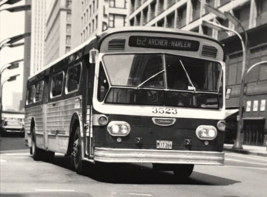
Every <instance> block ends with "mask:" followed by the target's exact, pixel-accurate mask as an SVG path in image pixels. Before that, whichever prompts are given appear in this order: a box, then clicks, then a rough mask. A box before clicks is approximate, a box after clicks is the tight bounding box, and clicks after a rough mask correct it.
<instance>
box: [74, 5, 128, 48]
mask: <svg viewBox="0 0 267 197" xmlns="http://www.w3.org/2000/svg"><path fill="white" fill-rule="evenodd" d="M127 21H128V1H127V0H76V1H73V2H72V29H71V31H72V32H71V35H72V39H71V48H75V47H76V46H78V45H80V44H81V43H83V42H84V41H86V40H87V39H89V38H90V37H91V36H93V35H96V34H99V33H101V32H103V31H104V30H106V29H107V28H113V27H123V26H127V25H128V24H127Z"/></svg>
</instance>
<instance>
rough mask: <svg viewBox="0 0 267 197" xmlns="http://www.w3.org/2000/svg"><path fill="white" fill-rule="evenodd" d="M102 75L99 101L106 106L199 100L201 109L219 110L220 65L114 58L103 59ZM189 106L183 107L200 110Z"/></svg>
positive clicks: (159, 57)
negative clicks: (103, 101)
mask: <svg viewBox="0 0 267 197" xmlns="http://www.w3.org/2000/svg"><path fill="white" fill-rule="evenodd" d="M99 72H100V74H99V75H100V77H99V88H98V89H99V92H98V99H99V100H104V98H105V99H106V100H105V102H107V103H124V104H144V105H171V106H176V105H177V106H179V102H178V103H176V102H177V100H179V98H180V97H181V98H182V97H183V99H185V100H190V98H191V97H196V98H195V100H196V103H197V102H198V101H197V99H198V100H199V107H208V108H213V107H215V108H218V107H219V98H218V96H219V95H220V94H221V91H222V88H221V87H222V69H221V65H220V64H219V63H218V62H213V61H209V60H202V59H197V58H190V57H183V56H178V55H171V54H116V55H114V54H113V55H105V56H103V64H102V65H101V67H100V71H99ZM142 94H144V95H145V96H144V95H143V96H140V95H142ZM146 95H149V96H148V97H149V99H148V100H147V99H144V98H145V97H146ZM139 96H140V100H139V101H138V97H139ZM203 96H204V97H205V98H204V101H200V100H201V99H200V98H203ZM146 100H147V101H146ZM172 100H174V101H172ZM208 100H209V102H208ZM152 101H154V102H152ZM190 103H191V104H189V103H187V104H183V106H187V107H188V106H195V107H196V106H197V104H193V101H190Z"/></svg>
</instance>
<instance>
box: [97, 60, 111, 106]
mask: <svg viewBox="0 0 267 197" xmlns="http://www.w3.org/2000/svg"><path fill="white" fill-rule="evenodd" d="M108 89H109V83H108V80H107V76H106V74H105V71H104V69H103V65H102V63H101V65H100V70H99V77H98V93H97V99H98V100H99V101H103V100H104V98H105V96H106V94H107V92H108Z"/></svg>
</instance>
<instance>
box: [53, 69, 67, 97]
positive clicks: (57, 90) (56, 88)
mask: <svg viewBox="0 0 267 197" xmlns="http://www.w3.org/2000/svg"><path fill="white" fill-rule="evenodd" d="M63 78H64V73H63V72H61V73H59V74H56V75H54V76H53V77H52V81H51V93H52V97H56V96H60V95H61V94H62V86H63Z"/></svg>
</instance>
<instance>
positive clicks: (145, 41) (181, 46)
mask: <svg viewBox="0 0 267 197" xmlns="http://www.w3.org/2000/svg"><path fill="white" fill-rule="evenodd" d="M129 46H131V47H142V48H157V49H170V50H183V51H198V49H199V42H198V41H195V40H186V39H178V38H163V37H149V36H131V37H130V39H129Z"/></svg>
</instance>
